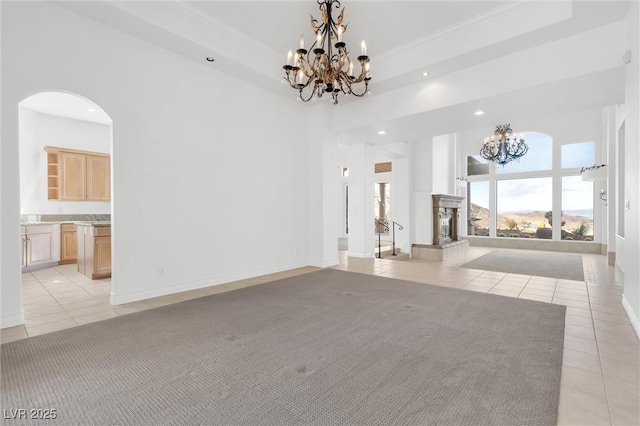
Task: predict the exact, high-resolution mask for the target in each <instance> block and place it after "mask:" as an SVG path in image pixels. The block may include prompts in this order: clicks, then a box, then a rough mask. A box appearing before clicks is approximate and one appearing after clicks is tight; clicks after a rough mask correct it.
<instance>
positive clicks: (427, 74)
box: [422, 71, 431, 77]
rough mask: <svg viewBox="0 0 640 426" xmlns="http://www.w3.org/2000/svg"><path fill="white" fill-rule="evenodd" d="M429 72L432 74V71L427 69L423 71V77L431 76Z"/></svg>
mask: <svg viewBox="0 0 640 426" xmlns="http://www.w3.org/2000/svg"><path fill="white" fill-rule="evenodd" d="M429 74H431V73H430V72H427V71H425V72H423V73H422V76H423V77H429Z"/></svg>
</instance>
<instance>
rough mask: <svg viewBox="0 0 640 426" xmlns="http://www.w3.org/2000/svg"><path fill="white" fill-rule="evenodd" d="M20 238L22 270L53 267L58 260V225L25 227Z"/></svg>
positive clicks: (21, 228)
mask: <svg viewBox="0 0 640 426" xmlns="http://www.w3.org/2000/svg"><path fill="white" fill-rule="evenodd" d="M20 233H21V237H22V270H23V271H33V270H36V269H41V268H48V267H50V266H55V265H57V264H58V261H59V260H60V225H57V224H56V225H26V226H21V227H20Z"/></svg>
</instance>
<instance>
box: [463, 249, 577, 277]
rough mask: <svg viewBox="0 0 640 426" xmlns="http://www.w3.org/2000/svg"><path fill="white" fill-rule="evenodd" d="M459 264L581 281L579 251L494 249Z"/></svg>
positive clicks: (473, 267)
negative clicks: (577, 252)
mask: <svg viewBox="0 0 640 426" xmlns="http://www.w3.org/2000/svg"><path fill="white" fill-rule="evenodd" d="M460 267H461V268H470V269H482V270H484V271H496V272H508V273H511V274H522V275H536V276H539V277H549V278H563V279H566V280H575V281H584V272H583V268H582V255H580V254H573V253H557V252H549V251H533V250H495V251H492V252H491V253H487V254H485V255H484V256H480V257H478V258H477V259H474V260H472V261H471V262H467V263H465V264H464V265H461V266H460Z"/></svg>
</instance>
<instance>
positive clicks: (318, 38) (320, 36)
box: [316, 31, 322, 48]
mask: <svg viewBox="0 0 640 426" xmlns="http://www.w3.org/2000/svg"><path fill="white" fill-rule="evenodd" d="M316 43H318V44H317V47H318V48H320V45H321V44H322V33H321V32H320V31H318V34H317V35H316Z"/></svg>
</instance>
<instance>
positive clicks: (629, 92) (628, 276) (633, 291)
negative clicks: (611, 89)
mask: <svg viewBox="0 0 640 426" xmlns="http://www.w3.org/2000/svg"><path fill="white" fill-rule="evenodd" d="M639 28H640V4H639V3H638V2H631V3H630V6H629V17H628V20H627V46H628V49H629V51H630V52H631V62H630V63H629V64H627V65H626V66H625V87H626V89H625V104H626V120H625V132H626V134H625V157H626V162H627V163H626V166H625V182H624V185H625V203H626V201H627V200H628V202H629V207H628V208H627V209H625V212H624V221H625V238H624V240H625V243H624V257H625V259H624V298H623V306H624V308H625V310H626V311H627V314H628V315H629V319H630V320H631V324H632V325H633V327H634V328H635V330H636V334H638V336H640V266H639V264H640V262H638V260H639V259H640V232H639V228H640V185H638V183H639V182H640V173H639V171H638V164H640V152H639V149H640V144H639V142H638V141H640V66H639V59H640V31H639Z"/></svg>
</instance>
